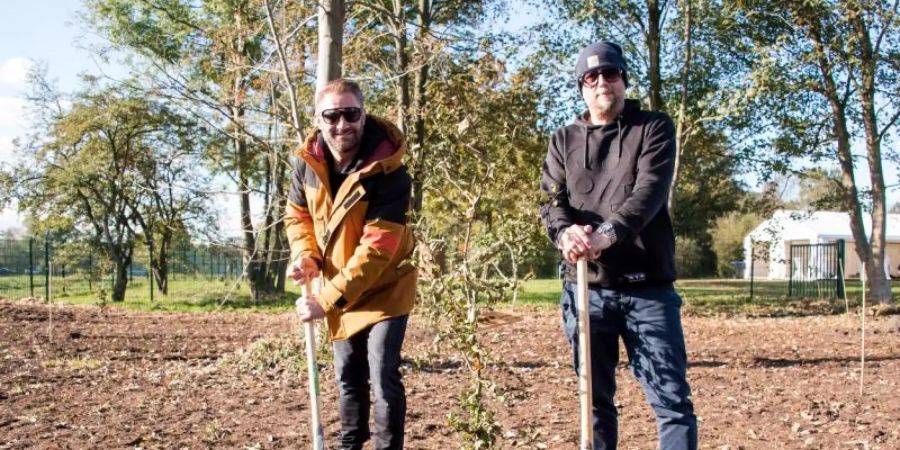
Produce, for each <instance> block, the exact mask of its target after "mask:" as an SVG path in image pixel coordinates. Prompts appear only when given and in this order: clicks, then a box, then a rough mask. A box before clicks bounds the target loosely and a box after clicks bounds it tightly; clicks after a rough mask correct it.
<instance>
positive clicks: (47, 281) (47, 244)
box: [44, 232, 50, 301]
mask: <svg viewBox="0 0 900 450" xmlns="http://www.w3.org/2000/svg"><path fill="white" fill-rule="evenodd" d="M44 300H45V301H49V300H50V233H49V232H48V233H47V234H45V235H44Z"/></svg>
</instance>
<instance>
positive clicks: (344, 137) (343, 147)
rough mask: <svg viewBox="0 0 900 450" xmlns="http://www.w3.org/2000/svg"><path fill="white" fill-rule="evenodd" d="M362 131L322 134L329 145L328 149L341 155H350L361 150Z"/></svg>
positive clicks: (325, 132) (324, 132)
mask: <svg viewBox="0 0 900 450" xmlns="http://www.w3.org/2000/svg"><path fill="white" fill-rule="evenodd" d="M361 135H362V130H359V131H357V130H347V131H344V132H341V133H329V132H327V131H323V132H322V138H323V139H324V140H325V143H326V144H328V148H329V149H331V151H333V152H337V153H338V154H340V155H349V154H352V153H354V152H356V150H357V149H358V148H359V142H360V140H361V139H362V136H361Z"/></svg>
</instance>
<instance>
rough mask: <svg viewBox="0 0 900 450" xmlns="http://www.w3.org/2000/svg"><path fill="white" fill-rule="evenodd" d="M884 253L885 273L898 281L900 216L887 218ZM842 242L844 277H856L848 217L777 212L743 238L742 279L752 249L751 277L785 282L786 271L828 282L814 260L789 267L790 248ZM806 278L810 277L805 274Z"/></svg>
mask: <svg viewBox="0 0 900 450" xmlns="http://www.w3.org/2000/svg"><path fill="white" fill-rule="evenodd" d="M863 220H864V222H863V224H864V226H865V230H866V235H869V234H870V233H871V229H872V218H871V216H869V215H865V216H864V219H863ZM886 228H887V232H886V234H887V249H886V253H885V258H884V265H885V273H886V274H889V275H890V276H891V277H892V278H898V277H900V267H898V265H900V214H888V215H887V222H886ZM841 239H843V240H844V241H845V243H846V244H845V251H844V255H845V261H844V277H845V278H855V277H858V276H859V269H860V263H859V257H858V256H857V255H856V245H855V242H856V241H855V239H853V234H852V233H851V232H850V215H849V214H847V213H843V212H834V211H814V212H811V211H792V210H777V211H775V214H773V215H772V217H771V218H769V219H767V220H765V221H764V222H763V223H761V224H759V226H757V227H756V228H754V229H753V231H751V232H750V233H749V234H747V236H746V237H744V263H745V264H746V269H745V270H744V277H745V278H750V276H751V265H750V264H751V257H752V256H751V255H753V251H752V250H753V249H754V248H755V249H756V261H753V270H752V272H753V276H754V277H755V278H765V279H769V280H786V279H788V276H789V275H790V274H789V273H788V270H789V267H790V268H792V269H791V270H794V271H795V272H796V271H798V270H808V271H810V272H814V273H812V274H811V276H812V277H813V278H831V277H832V276H834V275H836V274H826V273H820V272H818V270H819V269H818V268H817V267H816V266H815V263H814V262H813V260H814V259H815V258H814V257H806V256H805V257H804V258H803V260H802V261H800V260H796V259H797V257H796V256H795V261H794V262H793V264H790V261H788V259H789V258H790V247H791V245H798V244H825V243H831V242H836V241H838V240H841ZM807 276H810V273H807Z"/></svg>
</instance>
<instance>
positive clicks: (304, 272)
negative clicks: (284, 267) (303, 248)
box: [288, 256, 319, 286]
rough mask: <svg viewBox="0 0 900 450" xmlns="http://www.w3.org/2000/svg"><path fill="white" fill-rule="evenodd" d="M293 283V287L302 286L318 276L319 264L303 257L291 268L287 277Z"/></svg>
mask: <svg viewBox="0 0 900 450" xmlns="http://www.w3.org/2000/svg"><path fill="white" fill-rule="evenodd" d="M288 276H289V277H290V278H291V280H293V281H294V285H295V286H296V285H298V284H303V283H306V282H307V281H310V280H312V279H313V278H316V277H318V276H319V264H318V263H317V262H316V260H314V259H312V258H310V257H308V256H304V257H303V258H300V260H299V261H297V262H295V263H294V265H293V266H291V273H290V274H289V275H288Z"/></svg>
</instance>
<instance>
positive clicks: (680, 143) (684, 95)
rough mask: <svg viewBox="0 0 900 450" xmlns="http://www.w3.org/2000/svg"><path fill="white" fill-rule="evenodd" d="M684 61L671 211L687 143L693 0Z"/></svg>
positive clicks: (688, 3) (687, 20) (686, 23)
mask: <svg viewBox="0 0 900 450" xmlns="http://www.w3.org/2000/svg"><path fill="white" fill-rule="evenodd" d="M683 15H684V63H683V65H682V67H681V101H680V102H679V103H678V117H677V119H678V124H677V126H676V127H675V169H674V171H673V173H672V184H671V185H670V187H669V213H670V214H671V213H672V212H673V210H674V209H675V191H676V189H677V188H678V170H679V169H680V168H681V156H682V154H683V153H684V145H685V144H686V143H687V130H686V128H687V126H686V124H685V122H686V121H687V101H688V81H689V76H690V73H691V0H684V13H683Z"/></svg>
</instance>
